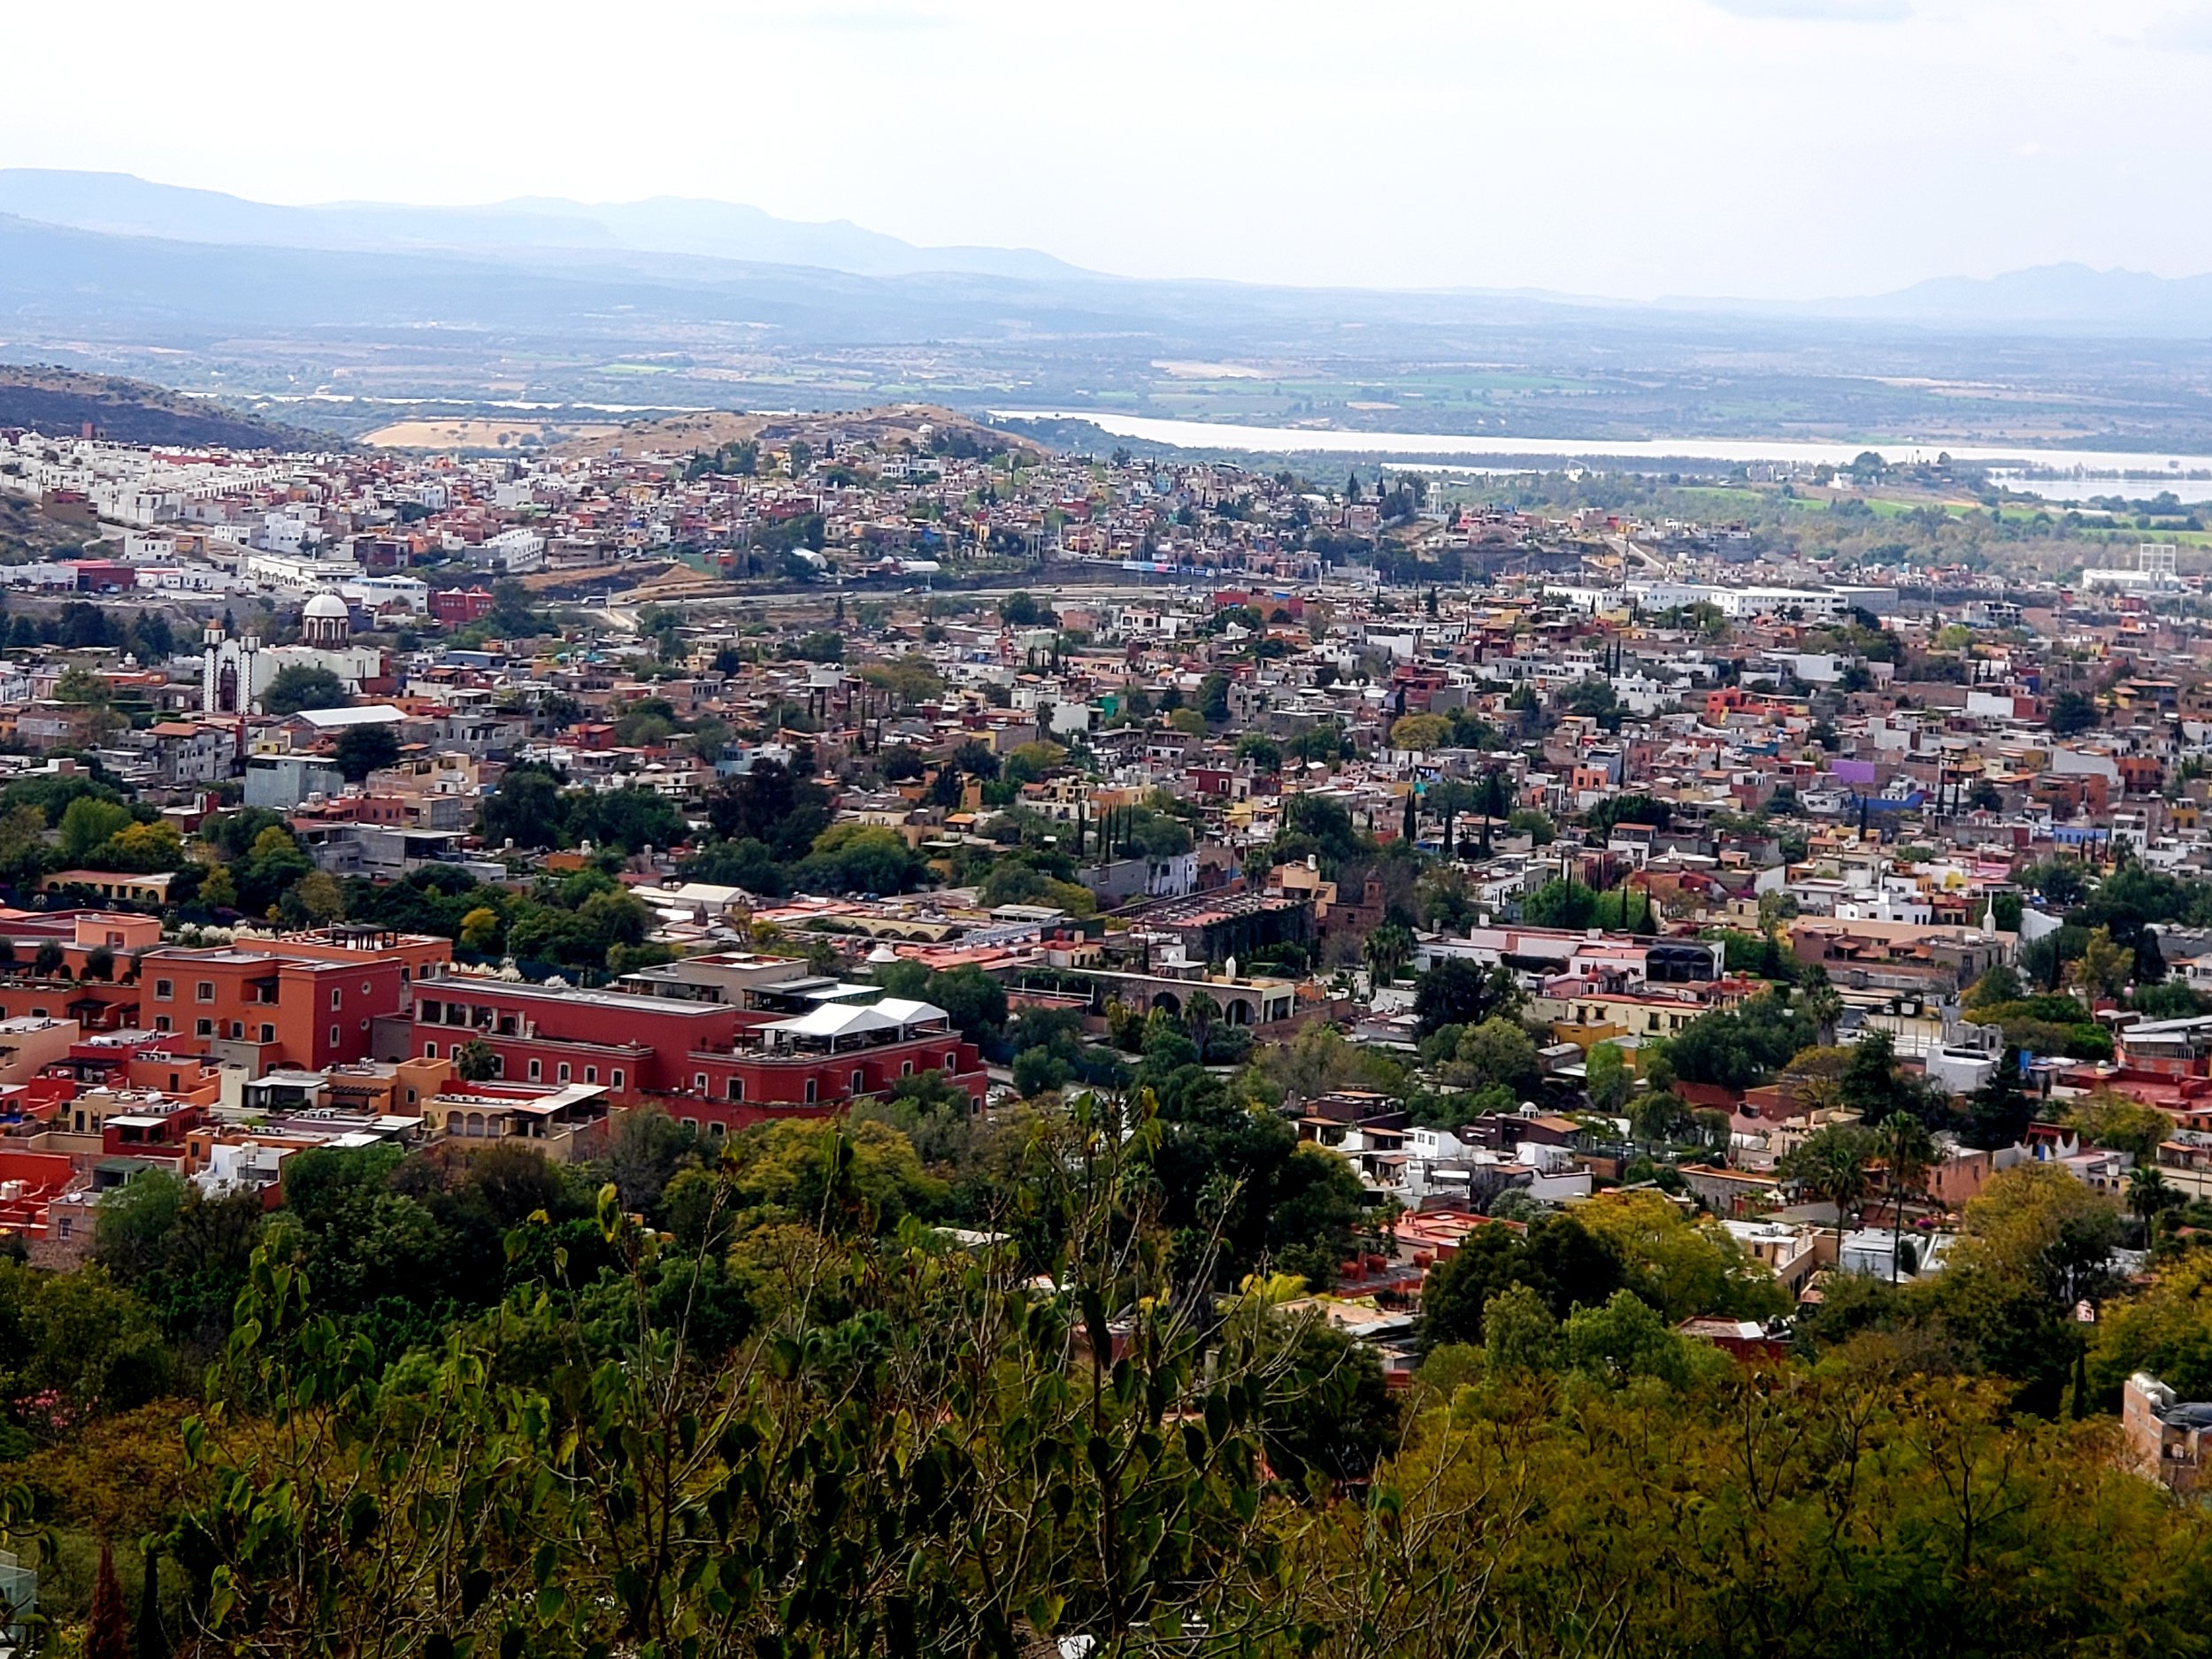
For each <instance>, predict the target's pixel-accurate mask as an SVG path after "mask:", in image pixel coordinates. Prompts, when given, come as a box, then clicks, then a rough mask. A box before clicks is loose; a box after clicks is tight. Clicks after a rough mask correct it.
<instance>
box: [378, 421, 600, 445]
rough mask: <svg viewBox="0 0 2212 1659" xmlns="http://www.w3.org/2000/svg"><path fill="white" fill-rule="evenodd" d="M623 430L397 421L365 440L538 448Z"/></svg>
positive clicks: (546, 424) (533, 423)
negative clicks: (523, 445) (524, 444)
mask: <svg viewBox="0 0 2212 1659" xmlns="http://www.w3.org/2000/svg"><path fill="white" fill-rule="evenodd" d="M619 431H621V428H620V427H619V426H613V425H593V426H588V425H582V424H566V423H563V424H555V423H552V422H549V421H540V420H529V419H519V418H518V419H512V420H480V419H479V420H396V421H394V422H393V423H392V424H391V425H390V426H379V427H378V428H377V429H376V430H375V431H374V432H372V433H367V434H364V435H363V437H362V439H361V442H364V443H367V444H373V445H374V446H375V447H376V448H378V449H494V450H496V449H519V448H520V447H521V446H522V444H523V443H524V442H526V441H527V442H530V443H531V444H532V445H533V446H534V447H542V448H545V449H553V448H556V447H557V446H561V445H565V444H572V443H582V442H590V441H591V440H594V439H600V438H606V437H609V436H611V435H612V434H615V433H617V432H619Z"/></svg>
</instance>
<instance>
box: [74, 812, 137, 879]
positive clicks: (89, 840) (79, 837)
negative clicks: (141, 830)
mask: <svg viewBox="0 0 2212 1659" xmlns="http://www.w3.org/2000/svg"><path fill="white" fill-rule="evenodd" d="M131 823H132V819H131V815H130V810H129V809H128V808H127V807H120V806H117V805H115V804H114V803H112V802H108V801H100V800H96V799H93V798H92V797H90V796H87V797H86V798H84V799H82V800H78V801H72V802H71V803H69V805H68V807H67V809H66V810H65V811H64V812H63V813H62V815H61V856H62V862H63V863H64V864H68V865H78V864H83V863H84V862H85V861H86V860H87V859H88V858H89V857H90V856H92V853H93V850H94V849H96V848H98V847H100V846H102V845H104V843H105V842H106V841H108V840H109V839H110V838H111V837H112V836H114V835H116V834H118V833H120V832H122V831H124V830H127V829H128V828H130V826H131Z"/></svg>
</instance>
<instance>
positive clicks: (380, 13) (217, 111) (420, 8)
mask: <svg viewBox="0 0 2212 1659" xmlns="http://www.w3.org/2000/svg"><path fill="white" fill-rule="evenodd" d="M10 10H11V12H12V15H11V17H10V19H9V21H8V25H7V35H6V38H7V40H8V43H9V52H8V58H9V61H10V63H11V65H12V73H11V74H10V75H9V78H8V92H7V96H6V97H5V98H4V99H0V165H18V166H22V165H37V166H57V167H96V168H112V169H116V170H119V171H125V172H131V173H141V174H143V175H145V176H147V177H150V178H154V179H159V180H165V181H167V182H171V183H177V184H192V185H200V186H204V187H209V188H219V189H227V190H232V191H235V192H237V193H239V194H241V195H245V196H256V197H259V198H261V199H264V200H271V201H286V202H310V201H318V200H329V199H336V198H345V197H354V198H364V197H370V198H378V199H385V200H405V201H413V202H441V203H458V202H471V201H483V200H490V199H494V198H496V197H500V196H514V195H524V194H536V195H560V196H578V197H582V198H585V199H589V200H622V199H631V198H634V197H638V196H654V195H664V194H674V195H692V196H718V197H720V198H723V199H725V200H730V201H741V202H750V203H754V204H757V205H759V206H761V207H764V208H766V209H768V210H769V211H772V212H775V213H780V214H782V215H785V216H787V217H790V218H795V219H840V218H843V219H854V220H856V221H858V222H859V223H861V224H864V225H866V226H869V227H872V228H875V229H879V230H884V231H889V232H891V233H894V234H898V235H902V236H905V237H907V238H909V239H910V240H913V241H917V242H987V243H994V244H1001V245H1009V244H1017V245H1025V246H1031V247H1037V248H1042V249H1045V250H1048V251H1050V252H1053V253H1056V254H1058V255H1060V256H1062V257H1064V258H1068V259H1071V260H1074V261H1076V262H1077V263H1079V264H1082V265H1090V266H1094V267H1095V268H1098V269H1102V270H1108V271H1116V272H1124V273H1131V274H1136V275H1202V276H1219V277H1235V278H1245V279H1253V280H1272V281H1293V282H1306V283H1328V282H1343V283H1362V284H1387V285H1455V286H1471V287H1521V286H1527V287H1543V288H1563V289H1570V290H1575V291H1580V292H1586V293H1602V294H1614V295H1620V296H1653V295H1660V294H1707V295H1712V294H1735V295H1755V296H1821V295H1836V294H1856V293H1866V292H1871V291H1878V290H1880V289H1884V288H1893V287H1898V286H1901V285H1903V284H1905V283H1908V282H1911V281H1914V280H1919V279H1921V278H1923V277H1928V276H1935V275H1945V274H1972V275H1987V274H1992V273H1996V272H1999V271H2003V270H2008V269H2012V268H2015V267H2017V266H2021V265H2034V264H2040V263H2046V262H2049V261H2053V260H2060V259H2078V260H2082V261H2085V262H2087V263H2090V264H2093V265H2128V266H2132V267H2135V268H2138V269H2146V270H2152V271H2156V272H2159V273H2162V274H2166V275H2180V274H2185V273H2194V272H2199V271H2204V270H2212V219H2208V218H2207V216H2206V215H2204V214H2203V213H2202V212H2200V211H2198V203H2199V200H2200V198H2199V196H2198V195H2197V192H2196V190H2195V189H2194V188H2193V187H2194V186H2196V185H2197V184H2198V183H2199V181H2200V180H2203V179H2205V178H2206V177H2207V176H2208V173H2212V121H2207V120H2206V119H2204V114H2203V111H2204V110H2205V109H2206V107H2207V106H2208V104H2212V0H2097V3H2096V4H2089V3H2088V0H1434V3H1427V0H1364V3H1363V4H1356V5H1343V4H1317V3H1316V0H1172V3H1171V0H1110V3H1108V4H1071V3H1070V0H1059V3H1058V4H1053V3H1052V0H1046V3H1045V4H1039V3H1038V0H629V3H628V4H618V5H609V4H603V3H602V0H594V3H593V4H579V3H577V0H529V3H528V4H514V3H510V0H373V4H365V5H347V6H306V5H302V4H299V3H298V0H281V3H279V0H203V4H199V5H196V6H184V5H178V4H174V3H173V0H78V4H74V5H70V6H57V5H39V6H31V5H23V6H17V7H12V8H10Z"/></svg>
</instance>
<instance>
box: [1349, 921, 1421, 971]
mask: <svg viewBox="0 0 2212 1659" xmlns="http://www.w3.org/2000/svg"><path fill="white" fill-rule="evenodd" d="M1361 954H1362V955H1363V956H1365V957H1366V958H1367V966H1368V969H1369V971H1370V972H1371V973H1373V975H1374V976H1375V982H1376V983H1377V984H1378V985H1383V984H1387V983H1388V982H1390V981H1391V980H1393V979H1396V978H1397V977H1398V970H1399V969H1400V968H1402V967H1403V966H1405V964H1406V958H1407V957H1409V956H1411V955H1412V954H1413V935H1412V934H1411V933H1408V932H1407V931H1406V930H1405V928H1404V927H1403V926H1401V925H1400V924H1398V923H1396V922H1385V923H1383V924H1382V926H1379V927H1378V928H1376V929H1375V930H1374V931H1373V932H1372V933H1369V934H1368V935H1367V940H1366V942H1365V943H1364V944H1363V946H1362V947H1361Z"/></svg>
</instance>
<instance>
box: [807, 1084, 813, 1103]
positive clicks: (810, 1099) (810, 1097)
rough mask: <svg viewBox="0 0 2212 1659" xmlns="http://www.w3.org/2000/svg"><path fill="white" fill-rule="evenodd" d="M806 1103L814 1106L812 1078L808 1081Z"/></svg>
mask: <svg viewBox="0 0 2212 1659" xmlns="http://www.w3.org/2000/svg"><path fill="white" fill-rule="evenodd" d="M806 1103H807V1104H808V1105H810V1106H811V1105H813V1104H814V1079H812V1078H809V1079H807V1080H806Z"/></svg>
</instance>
